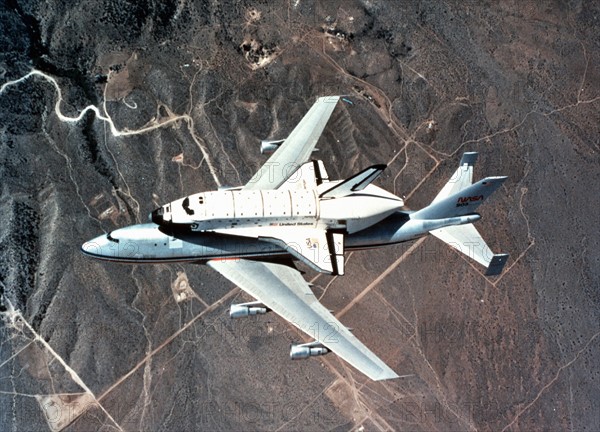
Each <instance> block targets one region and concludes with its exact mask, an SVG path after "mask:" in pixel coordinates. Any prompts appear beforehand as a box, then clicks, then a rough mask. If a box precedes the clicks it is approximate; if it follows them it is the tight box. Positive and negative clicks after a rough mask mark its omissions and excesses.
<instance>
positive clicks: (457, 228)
mask: <svg viewBox="0 0 600 432" xmlns="http://www.w3.org/2000/svg"><path fill="white" fill-rule="evenodd" d="M430 234H432V235H433V236H435V237H437V238H439V239H440V240H442V241H443V242H444V243H446V244H448V245H449V246H451V247H453V248H454V249H456V250H457V251H459V252H462V253H463V254H465V255H467V256H468V257H469V258H471V259H473V260H475V261H477V262H478V263H479V264H481V265H482V266H484V267H487V271H486V273H485V274H486V276H494V275H499V274H500V273H502V269H503V268H504V264H506V261H507V260H508V254H497V255H494V253H493V252H492V251H491V250H490V248H489V247H488V245H487V244H486V243H485V240H483V238H482V237H481V234H479V232H478V231H477V228H475V226H473V224H465V225H453V226H447V227H444V228H439V229H436V230H433V231H430Z"/></svg>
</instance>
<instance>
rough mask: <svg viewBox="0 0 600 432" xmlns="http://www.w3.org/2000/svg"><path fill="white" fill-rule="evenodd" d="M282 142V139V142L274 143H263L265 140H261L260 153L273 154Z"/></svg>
mask: <svg viewBox="0 0 600 432" xmlns="http://www.w3.org/2000/svg"><path fill="white" fill-rule="evenodd" d="M284 141H285V140H284V139H282V140H275V141H265V140H262V141H261V142H260V152H261V153H262V154H271V153H274V152H275V150H277V149H278V148H279V146H280V145H281V144H283V142H284Z"/></svg>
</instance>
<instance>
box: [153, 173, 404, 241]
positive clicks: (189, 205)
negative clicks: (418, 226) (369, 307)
mask: <svg viewBox="0 0 600 432" xmlns="http://www.w3.org/2000/svg"><path fill="white" fill-rule="evenodd" d="M336 183H337V182H327V183H323V184H322V185H321V186H320V187H318V188H316V189H310V190H308V189H298V190H291V189H278V190H259V191H254V190H221V191H213V192H202V193H198V194H193V195H190V196H187V197H185V198H181V199H178V200H176V201H173V202H171V203H169V204H166V205H164V206H163V207H162V208H161V212H162V214H161V218H162V221H161V222H163V223H167V224H169V223H170V224H176V225H188V226H190V227H191V229H192V231H214V230H220V231H221V230H225V229H231V230H235V229H236V228H260V227H275V226H302V227H307V228H323V229H344V230H346V231H347V232H348V233H354V232H357V231H360V230H362V229H365V228H367V227H369V226H371V225H373V224H375V223H377V222H379V221H381V220H383V219H385V218H386V217H387V216H389V215H390V214H391V213H393V212H394V211H397V210H399V209H400V208H401V207H402V206H403V205H404V202H403V201H402V199H401V198H398V197H397V196H395V195H393V194H391V193H389V192H386V191H385V190H383V189H381V188H379V187H377V186H374V185H369V186H367V187H366V188H365V189H364V190H362V191H360V193H357V194H352V195H348V196H345V197H341V198H320V197H319V194H320V193H321V191H323V190H327V189H329V188H331V187H333V186H334V185H335V184H336Z"/></svg>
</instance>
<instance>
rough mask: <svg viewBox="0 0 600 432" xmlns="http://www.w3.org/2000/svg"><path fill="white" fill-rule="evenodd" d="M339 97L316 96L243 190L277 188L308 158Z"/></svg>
mask: <svg viewBox="0 0 600 432" xmlns="http://www.w3.org/2000/svg"><path fill="white" fill-rule="evenodd" d="M339 99H340V97H339V96H327V97H321V98H319V99H317V101H316V102H315V103H314V105H313V106H312V108H311V109H310V110H309V111H308V112H307V113H306V115H305V116H304V117H303V118H302V120H300V123H298V125H297V126H296V127H295V128H294V130H293V131H292V133H291V134H290V136H288V138H287V139H286V140H285V141H284V142H283V144H282V145H281V146H280V147H279V148H278V149H277V150H276V151H275V153H273V155H272V156H271V157H270V158H269V159H268V160H267V162H265V164H264V165H263V166H262V167H261V169H260V170H258V172H257V173H256V174H255V175H254V177H252V179H250V181H249V182H248V184H246V186H244V189H245V190H265V189H277V188H279V186H281V185H282V184H283V183H284V182H285V181H286V180H287V179H288V178H290V177H291V176H292V175H293V174H294V173H295V172H296V171H297V170H298V168H300V166H301V165H303V164H304V163H305V162H307V161H308V160H309V159H310V155H311V153H312V152H313V150H314V149H315V146H316V145H317V141H318V140H319V137H320V136H321V134H322V133H323V129H325V125H326V124H327V121H328V120H329V117H331V113H333V110H334V108H335V106H336V105H337V102H338V101H339Z"/></svg>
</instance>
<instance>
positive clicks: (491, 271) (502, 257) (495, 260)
mask: <svg viewBox="0 0 600 432" xmlns="http://www.w3.org/2000/svg"><path fill="white" fill-rule="evenodd" d="M506 261H508V254H496V255H494V256H493V257H492V260H491V261H490V264H489V265H488V268H487V271H486V272H485V275H486V276H497V275H499V274H500V273H502V270H503V269H504V266H505V264H506Z"/></svg>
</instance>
